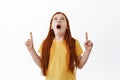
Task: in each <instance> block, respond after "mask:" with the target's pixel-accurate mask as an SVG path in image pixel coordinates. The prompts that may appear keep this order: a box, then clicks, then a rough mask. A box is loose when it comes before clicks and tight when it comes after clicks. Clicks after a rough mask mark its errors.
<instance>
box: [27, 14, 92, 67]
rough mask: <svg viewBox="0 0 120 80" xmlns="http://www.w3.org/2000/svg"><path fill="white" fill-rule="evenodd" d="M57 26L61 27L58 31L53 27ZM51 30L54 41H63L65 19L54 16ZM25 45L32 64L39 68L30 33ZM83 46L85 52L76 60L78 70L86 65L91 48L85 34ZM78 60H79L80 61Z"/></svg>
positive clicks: (58, 15) (37, 56)
mask: <svg viewBox="0 0 120 80" xmlns="http://www.w3.org/2000/svg"><path fill="white" fill-rule="evenodd" d="M57 24H60V25H61V29H59V30H57V29H56V27H55V26H56V25H57ZM51 29H53V30H54V32H55V39H56V40H59V41H61V40H63V39H64V34H65V29H67V27H66V19H65V17H64V16H63V15H61V14H57V15H56V16H55V18H53V22H52V27H51ZM25 45H26V48H27V49H28V51H29V52H30V54H31V56H32V58H33V60H34V62H35V63H36V64H37V65H38V66H39V67H40V68H41V57H40V56H39V55H38V54H37V52H36V51H35V49H34V43H33V36H32V32H30V39H28V40H27V41H26V42H25ZM84 46H85V51H84V52H83V53H84V54H83V55H82V56H79V57H78V59H77V60H78V65H77V67H78V68H79V69H81V68H83V66H84V65H85V64H86V62H87V60H88V58H89V55H90V52H91V50H92V48H93V43H92V42H91V41H90V40H89V39H88V33H87V32H86V34H85V43H84ZM80 58H81V60H80Z"/></svg>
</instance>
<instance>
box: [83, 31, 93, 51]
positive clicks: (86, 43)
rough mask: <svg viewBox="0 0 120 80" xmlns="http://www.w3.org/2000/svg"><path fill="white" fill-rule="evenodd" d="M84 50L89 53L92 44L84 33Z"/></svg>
mask: <svg viewBox="0 0 120 80" xmlns="http://www.w3.org/2000/svg"><path fill="white" fill-rule="evenodd" d="M84 46H85V49H86V50H88V51H89V52H90V51H91V49H92V47H93V43H92V42H91V41H90V40H89V39H88V33H87V32H86V41H85V44H84Z"/></svg>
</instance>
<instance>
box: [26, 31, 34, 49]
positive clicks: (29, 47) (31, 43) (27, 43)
mask: <svg viewBox="0 0 120 80" xmlns="http://www.w3.org/2000/svg"><path fill="white" fill-rule="evenodd" d="M25 45H26V47H27V49H28V50H31V49H34V45H33V37H32V32H30V39H28V40H27V41H26V42H25Z"/></svg>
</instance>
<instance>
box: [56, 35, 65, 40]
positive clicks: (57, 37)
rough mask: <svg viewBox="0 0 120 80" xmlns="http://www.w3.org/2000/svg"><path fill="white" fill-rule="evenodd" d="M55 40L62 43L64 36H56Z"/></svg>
mask: <svg viewBox="0 0 120 80" xmlns="http://www.w3.org/2000/svg"><path fill="white" fill-rule="evenodd" d="M55 40H58V41H62V40H64V36H58V35H56V36H55Z"/></svg>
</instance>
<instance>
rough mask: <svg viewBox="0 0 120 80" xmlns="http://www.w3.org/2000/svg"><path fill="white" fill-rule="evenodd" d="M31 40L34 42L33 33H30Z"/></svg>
mask: <svg viewBox="0 0 120 80" xmlns="http://www.w3.org/2000/svg"><path fill="white" fill-rule="evenodd" d="M30 39H31V40H32V41H33V37H32V32H30Z"/></svg>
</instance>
